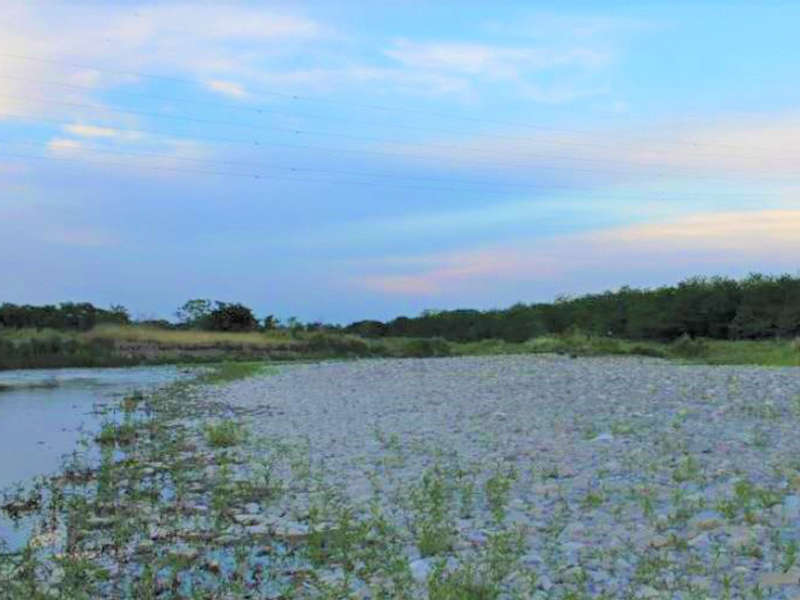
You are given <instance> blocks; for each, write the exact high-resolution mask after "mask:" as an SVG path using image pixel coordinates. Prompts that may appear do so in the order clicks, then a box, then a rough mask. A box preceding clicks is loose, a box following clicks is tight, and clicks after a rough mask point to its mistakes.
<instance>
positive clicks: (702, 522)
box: [689, 510, 725, 531]
mask: <svg viewBox="0 0 800 600" xmlns="http://www.w3.org/2000/svg"><path fill="white" fill-rule="evenodd" d="M724 524H725V521H724V519H723V518H722V515H720V514H719V513H718V512H716V511H714V510H704V511H703V512H701V513H698V514H696V515H695V516H693V517H692V518H691V519H690V520H689V527H691V528H692V529H695V530H699V531H711V530H713V529H717V528H718V527H722V526H723V525H724Z"/></svg>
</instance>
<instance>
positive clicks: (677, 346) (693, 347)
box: [669, 334, 709, 358]
mask: <svg viewBox="0 0 800 600" xmlns="http://www.w3.org/2000/svg"><path fill="white" fill-rule="evenodd" d="M708 349H709V348H708V342H706V341H705V340H703V339H693V338H692V337H691V336H689V335H687V334H683V335H682V336H681V337H679V338H678V339H677V340H675V341H674V342H672V344H671V345H670V347H669V350H670V353H671V354H672V355H673V356H677V357H679V358H700V357H703V356H705V355H706V354H708Z"/></svg>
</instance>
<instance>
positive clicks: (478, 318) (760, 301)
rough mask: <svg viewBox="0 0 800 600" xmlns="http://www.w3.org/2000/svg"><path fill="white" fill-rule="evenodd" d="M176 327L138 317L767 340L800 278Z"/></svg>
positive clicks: (799, 329) (462, 332)
mask: <svg viewBox="0 0 800 600" xmlns="http://www.w3.org/2000/svg"><path fill="white" fill-rule="evenodd" d="M175 316H176V317H177V322H172V321H166V320H158V321H138V322H136V323H137V324H140V325H141V324H143V325H150V326H154V327H162V328H170V329H200V330H206V331H234V332H236V331H239V332H244V331H269V330H273V329H278V328H282V329H289V330H292V331H297V330H303V331H327V332H336V331H342V332H345V333H351V334H356V335H360V336H362V337H367V338H381V337H411V338H444V339H446V340H448V341H453V342H475V341H480V340H484V339H502V340H505V341H508V342H522V341H525V340H528V339H530V338H534V337H539V336H543V335H560V334H566V333H569V332H571V331H576V330H579V331H582V332H584V333H587V334H591V335H596V336H613V337H620V338H628V339H632V340H659V341H669V340H673V339H676V338H679V337H681V336H690V337H698V338H713V339H734V340H735V339H763V338H789V337H797V336H800V277H796V276H791V275H781V276H767V275H759V274H753V275H750V276H749V277H747V278H745V279H741V280H735V279H730V278H725V277H693V278H690V279H686V280H684V281H682V282H680V283H679V284H677V285H673V286H663V287H659V288H655V289H634V288H630V287H623V288H621V289H620V290H618V291H607V292H603V293H600V294H586V295H583V296H576V297H569V296H563V297H559V298H557V299H556V300H555V301H554V302H548V303H533V304H523V303H518V304H515V305H514V306H512V307H510V308H507V309H504V310H485V311H480V310H473V309H458V310H446V311H424V312H423V313H422V314H421V315H419V316H417V317H398V318H396V319H393V320H391V321H388V322H382V321H375V320H365V321H357V322H355V323H352V324H350V325H348V326H346V327H341V326H338V325H326V324H323V323H307V324H304V323H301V322H300V321H298V320H297V319H294V318H290V319H288V320H286V321H285V322H280V321H279V320H278V319H276V318H275V317H274V316H272V315H269V316H267V317H265V318H263V319H258V318H257V317H256V316H255V314H254V313H253V311H252V309H250V308H249V307H247V306H244V305H243V304H239V303H229V302H220V301H211V300H202V299H195V300H189V301H188V302H186V303H185V304H183V305H182V306H181V307H180V308H179V309H178V311H177V312H176V314H175ZM132 323H133V321H132V320H131V318H130V316H129V314H128V311H127V310H126V309H125V308H124V307H122V306H112V307H111V308H109V309H102V308H97V307H95V306H93V305H92V304H90V303H72V302H67V303H62V304H59V305H57V306H56V305H47V306H31V305H16V304H10V303H5V304H2V305H0V327H4V328H11V329H22V328H36V329H42V328H51V329H58V330H75V331H88V330H90V329H92V328H93V327H95V326H97V325H103V324H123V325H124V324H132Z"/></svg>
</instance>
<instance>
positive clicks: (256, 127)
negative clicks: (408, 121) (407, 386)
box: [0, 94, 783, 176]
mask: <svg viewBox="0 0 800 600" xmlns="http://www.w3.org/2000/svg"><path fill="white" fill-rule="evenodd" d="M0 98H7V99H14V100H21V101H26V102H38V103H43V104H54V105H59V106H69V107H74V108H84V109H89V110H94V111H98V112H110V113H117V114H130V115H135V116H142V117H149V118H160V119H166V120H176V121H181V122H186V123H193V124H202V125H218V126H224V127H238V128H241V129H247V130H256V131H273V132H279V133H288V134H291V135H293V136H301V135H302V136H306V135H308V136H322V137H335V138H340V139H349V140H357V141H369V142H375V143H388V144H395V145H402V146H417V147H420V148H425V147H436V148H445V149H448V150H467V151H479V152H480V151H482V150H480V149H477V148H471V147H464V146H457V145H451V144H432V143H419V142H406V141H402V140H385V139H381V138H374V137H369V136H357V135H351V134H341V133H335V132H333V133H332V132H317V131H311V130H306V129H300V128H289V127H276V126H271V125H259V124H249V123H241V122H237V121H227V120H220V119H207V118H203V117H193V116H187V115H173V114H162V113H154V112H149V111H142V110H135V109H122V108H114V107H107V106H103V105H97V104H86V103H82V102H72V101H63V100H52V99H43V98H33V97H30V96H18V95H14V94H0ZM387 154H394V155H395V156H398V157H400V156H405V157H408V158H417V159H422V160H438V161H444V162H465V163H474V164H483V165H494V166H501V167H509V166H511V165H509V164H508V163H507V162H506V163H500V162H498V161H493V160H485V159H478V158H465V157H452V156H448V157H442V156H430V155H413V154H407V153H387ZM516 154H519V155H520V157H524V158H529V159H533V158H540V159H548V160H579V161H581V162H589V163H602V164H622V165H626V166H631V165H632V166H633V167H634V169H629V170H615V171H612V170H609V169H588V168H582V167H572V166H564V165H541V164H538V165H531V164H526V165H525V166H526V167H528V168H538V169H554V170H562V171H576V172H587V173H603V174H623V175H626V174H638V173H640V172H641V169H662V170H663V169H664V166H662V165H649V164H641V163H631V162H623V161H612V160H609V159H599V158H590V157H569V156H560V155H552V154H541V155H531V154H527V153H516ZM514 166H516V167H519V166H520V165H514ZM668 168H669V167H668ZM671 168H673V169H678V170H680V171H692V172H699V173H709V172H719V173H733V174H738V173H740V172H741V169H736V168H725V167H717V168H714V167H711V168H709V167H694V166H682V165H678V166H672V167H671ZM747 171H748V173H760V174H767V175H770V174H772V175H775V173H772V172H768V171H762V170H756V169H747ZM778 175H779V176H780V175H783V174H778Z"/></svg>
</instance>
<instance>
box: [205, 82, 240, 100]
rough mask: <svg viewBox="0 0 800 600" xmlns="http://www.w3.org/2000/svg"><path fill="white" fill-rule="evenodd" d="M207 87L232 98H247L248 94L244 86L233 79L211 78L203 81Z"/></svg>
mask: <svg viewBox="0 0 800 600" xmlns="http://www.w3.org/2000/svg"><path fill="white" fill-rule="evenodd" d="M204 83H205V85H206V87H208V88H209V89H211V90H213V91H215V92H218V93H220V94H223V95H225V96H232V97H234V98H247V97H249V94H248V93H247V92H246V91H245V89H244V86H242V85H241V84H239V83H235V82H233V81H221V80H219V79H212V80H209V81H206V82H204Z"/></svg>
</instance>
